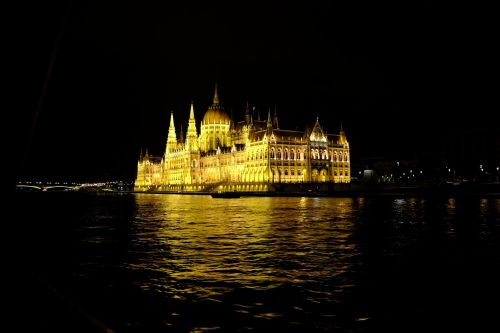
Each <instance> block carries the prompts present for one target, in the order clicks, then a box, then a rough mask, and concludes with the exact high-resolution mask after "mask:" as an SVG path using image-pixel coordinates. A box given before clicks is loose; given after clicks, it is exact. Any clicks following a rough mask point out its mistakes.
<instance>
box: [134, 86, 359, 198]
mask: <svg viewBox="0 0 500 333" xmlns="http://www.w3.org/2000/svg"><path fill="white" fill-rule="evenodd" d="M349 181H350V157H349V143H348V142H347V139H346V136H345V133H344V131H343V130H342V129H341V130H340V133H339V134H338V135H332V134H326V133H325V132H324V131H323V129H322V127H321V125H320V123H319V119H317V120H316V123H315V125H314V127H313V128H312V129H306V130H305V131H291V130H284V129H280V128H279V124H278V115H277V113H276V110H275V111H274V114H273V115H271V111H269V112H268V114H267V120H260V119H257V120H255V119H253V117H252V113H251V111H250V108H249V106H248V103H247V108H246V111H245V119H244V120H243V121H238V122H233V121H232V120H231V119H230V118H229V116H228V115H227V114H226V113H225V112H224V109H223V107H222V105H221V104H220V103H219V97H218V94H217V86H216V87H215V94H214V98H213V103H212V105H211V106H210V107H209V108H208V110H207V112H205V115H204V117H203V120H202V121H201V133H200V135H198V131H197V128H196V122H195V118H194V109H193V104H192V103H191V110H190V115H189V123H188V128H187V133H186V136H185V137H183V135H182V134H181V137H180V138H177V134H176V131H175V126H174V114H173V112H172V114H171V115H170V126H169V129H168V138H167V144H166V149H165V154H164V156H163V157H153V156H150V155H149V154H148V153H147V152H146V154H145V155H142V154H141V157H140V159H139V162H138V167H137V178H136V181H135V189H136V190H139V191H141V190H151V189H155V190H158V191H209V190H214V189H216V188H217V189H220V190H235V191H272V190H273V188H274V186H275V185H274V184H284V183H348V182H349Z"/></svg>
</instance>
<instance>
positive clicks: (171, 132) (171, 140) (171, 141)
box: [166, 111, 177, 153]
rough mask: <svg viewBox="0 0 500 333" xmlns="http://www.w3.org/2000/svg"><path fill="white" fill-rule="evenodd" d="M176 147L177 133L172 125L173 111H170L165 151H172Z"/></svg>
mask: <svg viewBox="0 0 500 333" xmlns="http://www.w3.org/2000/svg"><path fill="white" fill-rule="evenodd" d="M176 148H177V135H176V134H175V126H174V111H172V112H171V113H170V126H169V127H168V138H167V149H166V152H167V153H168V152H171V151H174V150H175V149H176Z"/></svg>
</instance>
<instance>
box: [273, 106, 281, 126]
mask: <svg viewBox="0 0 500 333" xmlns="http://www.w3.org/2000/svg"><path fill="white" fill-rule="evenodd" d="M273 126H274V127H275V128H280V127H279V123H278V111H277V109H276V104H275V105H274V116H273Z"/></svg>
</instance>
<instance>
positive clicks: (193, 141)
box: [184, 102, 201, 185]
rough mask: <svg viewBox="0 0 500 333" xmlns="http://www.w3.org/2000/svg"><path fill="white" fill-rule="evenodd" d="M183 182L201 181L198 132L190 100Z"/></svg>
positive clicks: (196, 182) (195, 182)
mask: <svg viewBox="0 0 500 333" xmlns="http://www.w3.org/2000/svg"><path fill="white" fill-rule="evenodd" d="M184 151H185V153H184V154H185V161H186V162H185V168H186V172H185V174H184V184H187V185H189V184H198V183H200V182H201V173H200V149H199V146H198V133H197V131H196V120H195V119H194V106H193V102H191V108H190V110H189V123H188V129H187V134H186V144H185V146H184Z"/></svg>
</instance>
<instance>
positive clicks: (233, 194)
mask: <svg viewBox="0 0 500 333" xmlns="http://www.w3.org/2000/svg"><path fill="white" fill-rule="evenodd" d="M240 196H241V195H240V194H239V193H238V192H213V193H212V198H239V197H240Z"/></svg>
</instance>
